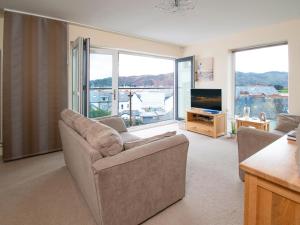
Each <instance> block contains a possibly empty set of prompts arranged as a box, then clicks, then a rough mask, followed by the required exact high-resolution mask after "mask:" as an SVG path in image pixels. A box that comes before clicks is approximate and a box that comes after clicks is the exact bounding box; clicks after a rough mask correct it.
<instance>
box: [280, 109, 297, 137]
mask: <svg viewBox="0 0 300 225" xmlns="http://www.w3.org/2000/svg"><path fill="white" fill-rule="evenodd" d="M299 123H300V116H296V115H291V114H285V113H281V114H279V115H278V116H277V126H276V128H275V129H276V130H279V131H281V132H284V133H288V132H290V131H291V130H294V129H296V128H297V127H298V126H299Z"/></svg>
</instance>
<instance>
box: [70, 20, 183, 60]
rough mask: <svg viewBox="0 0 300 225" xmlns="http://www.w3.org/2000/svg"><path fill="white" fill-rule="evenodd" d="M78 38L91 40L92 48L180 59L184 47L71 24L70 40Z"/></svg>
mask: <svg viewBox="0 0 300 225" xmlns="http://www.w3.org/2000/svg"><path fill="white" fill-rule="evenodd" d="M77 37H85V38H90V41H91V46H94V47H98V48H112V49H120V50H128V51H134V52H140V53H148V54H154V55H161V56H168V57H179V56H182V54H183V47H180V46H177V45H173V44H167V43H162V42H156V41H150V40H145V39H140V38H135V37H130V36H126V35H121V34H116V33H111V32H105V31H101V30H97V29H92V28H88V27H84V26H78V25H73V24H70V25H69V40H70V41H74V40H75V39H76V38H77Z"/></svg>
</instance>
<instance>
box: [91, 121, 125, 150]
mask: <svg viewBox="0 0 300 225" xmlns="http://www.w3.org/2000/svg"><path fill="white" fill-rule="evenodd" d="M86 140H87V142H88V143H89V144H90V145H91V146H92V147H93V148H94V149H96V150H97V151H99V152H100V153H101V154H102V155H103V156H113V155H115V154H118V153H120V152H121V151H122V150H123V141H122V138H121V136H120V134H119V133H118V132H117V131H116V130H114V129H112V128H110V127H108V126H106V125H104V124H101V123H94V124H93V125H92V126H90V127H89V128H88V130H87V131H86Z"/></svg>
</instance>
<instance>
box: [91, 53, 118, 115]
mask: <svg viewBox="0 0 300 225" xmlns="http://www.w3.org/2000/svg"><path fill="white" fill-rule="evenodd" d="M117 59H118V55H117V52H116V51H113V50H104V49H95V48H92V49H91V53H90V79H89V104H88V107H89V117H90V118H97V117H103V116H111V115H117V114H118V96H117V89H118V76H117V75H118V63H117Z"/></svg>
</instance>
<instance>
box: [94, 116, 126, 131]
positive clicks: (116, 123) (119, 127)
mask: <svg viewBox="0 0 300 225" xmlns="http://www.w3.org/2000/svg"><path fill="white" fill-rule="evenodd" d="M99 122H101V123H103V124H105V125H106V126H109V127H111V128H113V129H115V130H116V131H118V132H119V133H121V132H127V128H126V125H125V123H124V120H123V119H122V118H120V117H116V116H112V117H106V118H101V119H99Z"/></svg>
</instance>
